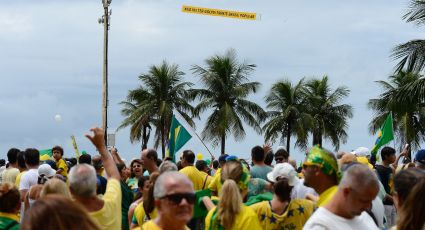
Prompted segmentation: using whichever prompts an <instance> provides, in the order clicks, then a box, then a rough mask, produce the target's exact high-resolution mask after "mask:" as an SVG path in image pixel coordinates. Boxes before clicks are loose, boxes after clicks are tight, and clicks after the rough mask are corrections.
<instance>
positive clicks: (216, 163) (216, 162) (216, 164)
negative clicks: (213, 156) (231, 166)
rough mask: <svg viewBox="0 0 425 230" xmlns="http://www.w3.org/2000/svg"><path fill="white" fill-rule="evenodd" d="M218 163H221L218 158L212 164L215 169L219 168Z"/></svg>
mask: <svg viewBox="0 0 425 230" xmlns="http://www.w3.org/2000/svg"><path fill="white" fill-rule="evenodd" d="M218 164H219V163H218V160H214V161H213V164H212V165H213V168H214V169H217V168H218Z"/></svg>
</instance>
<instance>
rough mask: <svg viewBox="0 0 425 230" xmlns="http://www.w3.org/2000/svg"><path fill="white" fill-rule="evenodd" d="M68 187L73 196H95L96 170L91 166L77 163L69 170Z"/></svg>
mask: <svg viewBox="0 0 425 230" xmlns="http://www.w3.org/2000/svg"><path fill="white" fill-rule="evenodd" d="M69 188H70V189H71V192H72V194H73V195H74V196H77V197H91V196H96V171H95V169H94V168H93V166H91V165H88V164H79V165H76V166H74V167H72V168H71V171H70V172H69Z"/></svg>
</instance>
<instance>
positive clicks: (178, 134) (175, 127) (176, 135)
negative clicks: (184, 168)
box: [166, 114, 192, 162]
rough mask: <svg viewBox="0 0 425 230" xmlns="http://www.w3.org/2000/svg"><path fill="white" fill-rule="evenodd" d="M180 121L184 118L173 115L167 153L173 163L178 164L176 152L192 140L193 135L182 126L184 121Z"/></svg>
mask: <svg viewBox="0 0 425 230" xmlns="http://www.w3.org/2000/svg"><path fill="white" fill-rule="evenodd" d="M178 115H179V114H178ZM179 119H183V118H182V117H176V115H175V114H174V115H173V119H172V121H171V126H170V135H169V140H168V150H167V153H166V156H167V157H170V158H171V159H172V161H173V162H176V152H177V151H179V150H180V149H181V148H182V147H183V145H185V144H186V143H187V142H188V141H189V140H190V138H192V135H190V133H189V132H188V131H187V129H186V128H185V127H184V126H183V125H182V123H183V121H179Z"/></svg>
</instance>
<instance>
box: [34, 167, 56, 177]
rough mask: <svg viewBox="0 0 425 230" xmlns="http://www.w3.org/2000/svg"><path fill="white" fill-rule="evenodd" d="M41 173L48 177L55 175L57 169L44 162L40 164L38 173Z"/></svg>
mask: <svg viewBox="0 0 425 230" xmlns="http://www.w3.org/2000/svg"><path fill="white" fill-rule="evenodd" d="M41 174H44V175H45V176H46V177H53V176H54V175H55V174H56V171H55V170H54V169H52V167H51V166H50V165H49V164H42V165H40V166H38V175H39V176H40V175H41Z"/></svg>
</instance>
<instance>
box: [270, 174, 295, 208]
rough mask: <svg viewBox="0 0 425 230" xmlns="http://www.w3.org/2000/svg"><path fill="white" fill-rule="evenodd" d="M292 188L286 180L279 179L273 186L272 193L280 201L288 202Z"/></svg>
mask: <svg viewBox="0 0 425 230" xmlns="http://www.w3.org/2000/svg"><path fill="white" fill-rule="evenodd" d="M292 188H293V186H290V185H289V182H288V179H287V178H279V180H278V181H277V182H276V183H274V184H273V193H274V194H276V196H277V197H278V199H279V200H280V201H288V202H289V201H290V200H291V191H292Z"/></svg>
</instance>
